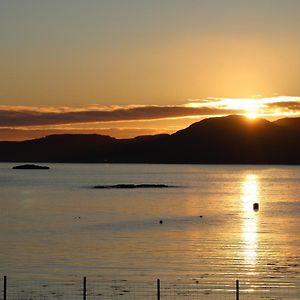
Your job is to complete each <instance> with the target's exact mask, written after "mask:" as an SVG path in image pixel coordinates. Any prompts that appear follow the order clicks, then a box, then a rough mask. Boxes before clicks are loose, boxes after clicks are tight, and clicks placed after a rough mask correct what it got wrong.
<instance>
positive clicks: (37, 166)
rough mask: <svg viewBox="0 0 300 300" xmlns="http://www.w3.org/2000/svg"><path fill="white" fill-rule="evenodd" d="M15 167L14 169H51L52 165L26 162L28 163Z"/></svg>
mask: <svg viewBox="0 0 300 300" xmlns="http://www.w3.org/2000/svg"><path fill="white" fill-rule="evenodd" d="M13 169H14V170H49V169H50V167H47V166H39V165H31V164H26V165H19V166H14V167H13Z"/></svg>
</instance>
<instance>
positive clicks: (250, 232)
mask: <svg viewBox="0 0 300 300" xmlns="http://www.w3.org/2000/svg"><path fill="white" fill-rule="evenodd" d="M242 200H243V206H244V211H243V215H244V216H243V217H244V223H243V240H244V243H243V244H244V259H245V261H246V262H247V263H248V264H250V265H252V266H254V265H256V256H257V240H258V237H257V215H256V213H255V212H254V211H253V203H258V202H259V188H258V177H257V176H256V175H252V174H250V175H247V176H246V178H245V181H244V183H243V188H242Z"/></svg>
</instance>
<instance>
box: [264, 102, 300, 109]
mask: <svg viewBox="0 0 300 300" xmlns="http://www.w3.org/2000/svg"><path fill="white" fill-rule="evenodd" d="M266 107H267V108H269V109H281V110H285V111H286V110H289V111H293V112H300V102H293V101H287V102H274V103H269V104H267V105H266Z"/></svg>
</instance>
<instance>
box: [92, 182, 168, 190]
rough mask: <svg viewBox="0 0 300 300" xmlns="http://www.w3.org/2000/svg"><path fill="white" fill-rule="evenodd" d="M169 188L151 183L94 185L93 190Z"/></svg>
mask: <svg viewBox="0 0 300 300" xmlns="http://www.w3.org/2000/svg"><path fill="white" fill-rule="evenodd" d="M169 187H171V186H169V185H167V184H152V183H143V184H126V183H125V184H124V183H122V184H114V185H96V186H94V189H138V188H169Z"/></svg>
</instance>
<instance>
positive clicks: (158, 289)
mask: <svg viewBox="0 0 300 300" xmlns="http://www.w3.org/2000/svg"><path fill="white" fill-rule="evenodd" d="M157 300H160V279H157Z"/></svg>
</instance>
